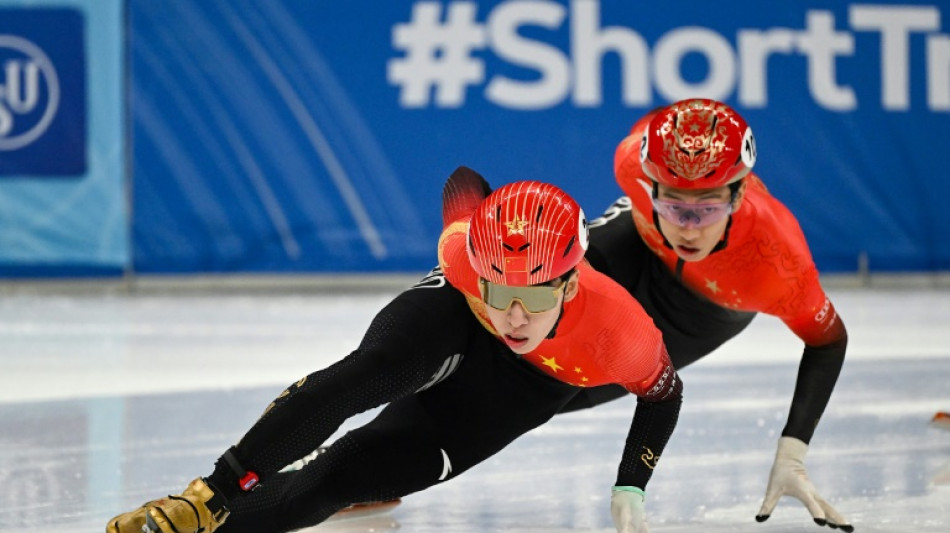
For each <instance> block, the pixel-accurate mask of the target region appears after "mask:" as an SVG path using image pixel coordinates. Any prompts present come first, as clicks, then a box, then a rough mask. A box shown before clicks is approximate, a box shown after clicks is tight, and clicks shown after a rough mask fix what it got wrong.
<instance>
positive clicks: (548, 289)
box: [478, 279, 567, 313]
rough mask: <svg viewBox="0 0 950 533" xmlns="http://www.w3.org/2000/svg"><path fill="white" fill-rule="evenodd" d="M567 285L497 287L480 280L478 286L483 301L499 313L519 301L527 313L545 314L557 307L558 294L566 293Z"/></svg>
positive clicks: (561, 282)
mask: <svg viewBox="0 0 950 533" xmlns="http://www.w3.org/2000/svg"><path fill="white" fill-rule="evenodd" d="M566 285H567V283H566V282H565V281H564V280H561V281H560V283H558V284H557V285H556V286H555V285H532V286H530V287H512V286H509V285H497V284H495V283H492V282H490V281H488V280H486V279H479V280H478V286H479V289H480V290H481V293H482V301H483V302H485V303H486V304H487V305H488V306H490V307H492V308H494V309H497V310H499V311H507V310H508V308H510V307H511V304H513V303H515V300H518V302H519V303H521V306H522V307H524V309H525V311H527V312H529V313H543V312H545V311H550V310H551V309H554V308H555V307H557V304H558V300H557V297H558V293H561V292H564V287H565V286H566Z"/></svg>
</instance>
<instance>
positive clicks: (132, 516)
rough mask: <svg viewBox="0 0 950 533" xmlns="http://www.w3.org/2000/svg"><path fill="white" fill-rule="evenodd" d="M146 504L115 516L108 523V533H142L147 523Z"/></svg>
mask: <svg viewBox="0 0 950 533" xmlns="http://www.w3.org/2000/svg"><path fill="white" fill-rule="evenodd" d="M149 503H151V502H149ZM145 505H148V503H146V504H145ZM145 505H143V506H141V507H139V508H138V509H136V510H134V511H129V512H127V513H122V514H120V515H118V516H115V517H113V518H112V520H109V523H108V524H106V533H142V527H143V526H144V525H145Z"/></svg>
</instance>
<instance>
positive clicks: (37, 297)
mask: <svg viewBox="0 0 950 533" xmlns="http://www.w3.org/2000/svg"><path fill="white" fill-rule="evenodd" d="M830 294H831V297H832V300H833V301H834V302H835V304H836V306H837V308H838V310H839V313H840V314H841V316H842V317H843V318H844V320H845V323H846V325H847V326H848V329H849V333H850V344H849V352H848V360H847V362H846V365H845V369H844V372H843V373H842V376H841V379H840V381H839V384H838V387H837V390H836V392H835V395H834V397H833V399H832V402H831V405H830V406H829V408H828V410H827V411H826V413H825V416H824V418H823V420H822V423H821V425H820V426H819V428H818V431H817V432H816V434H815V438H814V439H813V442H812V448H811V450H810V452H809V456H808V459H807V465H808V467H809V473H810V475H811V478H812V480H813V481H814V482H815V484H816V486H817V487H818V488H819V490H820V491H821V492H822V493H823V495H824V496H825V497H826V498H827V499H828V500H829V501H830V502H831V503H832V504H833V505H835V506H836V507H837V508H838V510H839V511H841V512H842V513H844V514H845V515H846V516H847V517H848V518H850V519H851V521H852V522H853V523H854V525H855V527H856V531H859V532H904V531H924V532H944V533H946V532H948V531H950V484H948V483H950V432H947V431H941V430H937V429H934V428H931V427H929V426H928V424H927V422H928V421H929V419H930V417H931V416H932V415H933V413H934V412H935V411H937V410H950V386H948V384H947V380H948V378H950V328H948V325H950V292H947V291H946V290H919V289H915V290H909V289H901V290H881V289H875V290H870V289H841V290H837V291H835V290H832V291H830ZM391 296H392V293H391V292H390V293H380V294H357V295H319V294H314V293H312V292H310V293H303V294H299V295H293V294H287V293H286V292H282V293H279V294H266V293H256V294H234V295H227V294H221V293H214V294H212V293H204V294H198V295H192V296H189V295H187V294H182V293H175V294H155V293H144V294H143V293H134V292H133V293H126V292H121V291H119V292H116V291H112V292H109V293H100V292H96V291H82V292H77V293H69V292H66V293H55V292H54V293H49V292H42V291H41V292H30V291H26V292H19V291H11V292H9V293H7V294H4V296H3V298H0V533H14V532H15V533H38V532H47V531H48V532H66V533H70V532H79V531H101V530H102V528H103V526H104V523H105V520H106V519H107V518H108V517H109V516H111V515H112V514H115V513H117V512H119V511H123V510H127V509H128V508H132V507H134V506H136V505H138V504H140V503H142V502H143V501H145V500H147V499H151V498H154V497H157V496H161V495H164V494H165V493H167V492H177V491H179V490H180V489H181V488H183V487H184V484H185V483H187V481H188V480H189V479H191V478H193V477H195V476H197V475H203V474H207V473H208V471H209V470H210V467H211V465H212V462H213V460H214V458H216V457H217V455H219V454H220V452H221V451H223V449H224V448H225V447H226V446H227V445H229V444H230V443H232V442H233V441H234V440H235V439H236V438H237V437H239V436H240V434H241V433H242V432H243V430H245V429H247V428H248V427H249V425H250V423H251V422H253V420H254V419H255V418H256V417H257V415H259V413H260V411H261V410H262V409H263V407H264V406H265V405H266V404H267V403H268V402H269V400H270V398H271V397H272V396H273V395H274V394H276V393H277V392H279V391H280V389H281V388H283V386H285V385H286V384H288V383H290V382H292V381H294V380H296V379H297V378H299V377H301V376H303V375H305V374H307V373H309V372H311V371H313V370H315V369H317V368H321V367H323V366H326V365H327V364H329V363H331V362H333V361H335V360H336V359H338V358H340V357H341V356H343V355H345V354H346V353H348V352H349V351H350V350H351V349H353V348H354V347H355V346H356V344H357V342H358V341H359V338H360V336H361V335H362V333H363V331H364V330H365V328H366V326H367V325H368V323H369V321H370V319H371V318H372V316H373V314H374V313H375V312H376V311H377V310H378V309H379V308H380V307H382V306H383V305H384V304H385V303H386V302H387V301H388V300H389V299H390V298H391ZM800 351H801V344H800V341H798V339H797V338H795V337H794V336H793V335H791V334H790V333H789V332H788V331H787V330H786V329H785V327H784V326H783V325H782V324H781V323H780V322H778V321H777V320H774V319H772V318H769V317H761V316H760V317H758V318H756V320H755V321H754V322H753V323H752V325H751V326H750V328H749V329H748V330H747V331H746V332H744V333H743V334H742V335H740V336H739V337H738V338H736V339H734V340H733V341H730V342H729V343H727V344H726V345H725V346H723V347H722V348H720V350H718V351H717V352H716V353H715V354H713V355H711V356H710V357H708V358H707V359H705V360H703V361H701V362H699V363H697V364H695V365H694V366H692V367H690V368H688V369H686V370H685V371H684V372H683V379H684V381H685V383H686V402H685V404H684V408H683V413H682V416H681V420H680V424H679V426H678V427H677V430H676V433H675V434H674V436H673V439H672V441H671V442H670V445H669V446H668V447H667V450H666V452H665V453H664V456H663V460H662V461H661V462H660V466H659V467H658V468H657V471H656V473H655V475H654V477H653V480H652V482H651V484H650V486H649V490H648V503H647V510H648V516H649V518H650V522H651V531H653V532H654V533H664V532H666V533H672V532H684V531H703V532H709V533H720V532H733V531H760V532H763V533H767V532H770V533H778V532H792V531H821V529H819V528H818V527H817V526H815V525H814V524H813V523H812V521H811V519H810V517H809V515H808V514H807V512H806V511H805V509H804V508H803V507H802V506H801V505H799V504H797V503H796V502H793V501H790V500H788V499H783V501H782V502H781V503H780V504H779V506H778V508H777V509H776V510H775V512H774V513H773V515H772V517H771V518H770V519H769V520H768V521H767V522H765V523H763V524H757V523H756V522H755V521H754V519H753V517H754V515H755V514H756V512H757V511H758V508H759V505H760V503H761V498H762V496H763V494H764V490H765V481H766V479H767V476H768V468H769V466H770V464H771V460H772V454H773V453H774V445H775V441H776V439H777V438H778V435H779V432H780V431H781V429H782V426H783V424H784V421H785V415H786V413H787V408H788V402H789V399H790V397H791V391H792V387H793V386H794V379H795V373H796V367H797V361H798V358H799V355H800ZM183 409H184V410H186V411H187V410H191V411H192V412H191V415H189V416H185V417H182V416H180V415H179V413H181V412H182V410H183ZM631 411H632V403H631V402H627V401H625V400H621V401H617V402H614V403H612V404H608V405H605V406H601V407H599V408H597V409H594V410H589V411H585V412H581V413H575V414H570V415H563V416H560V417H556V418H555V420H553V421H552V422H550V423H549V424H548V425H546V426H543V427H542V428H539V429H538V430H536V431H534V432H532V433H530V434H528V435H526V436H525V437H523V438H522V439H520V440H518V441H516V442H515V443H514V444H513V445H512V446H510V447H509V448H508V449H506V450H504V451H503V452H501V453H500V454H498V455H497V456H496V457H494V458H492V459H491V460H489V461H487V462H486V463H484V464H482V465H480V466H479V467H476V468H475V469H473V470H471V471H470V472H467V473H466V474H464V475H462V476H461V477H459V478H458V479H456V480H453V481H452V482H450V483H446V484H444V485H441V486H437V487H434V488H432V489H429V490H427V491H424V492H421V493H418V494H414V495H410V496H409V497H407V498H406V499H405V501H404V502H403V504H402V505H401V506H400V507H399V508H397V509H396V510H394V511H393V512H392V513H390V514H389V515H386V516H383V517H379V518H376V519H364V520H357V521H352V522H338V523H329V524H324V525H322V526H319V527H318V528H316V531H341V532H342V531H385V530H389V529H392V528H394V527H396V528H399V529H400V530H401V531H411V532H419V533H430V532H439V533H444V532H489V531H504V532H541V531H544V532H546V533H556V532H569V531H570V532H574V531H598V532H610V531H613V528H612V526H611V524H610V516H609V511H608V506H609V505H608V504H609V488H610V485H611V483H612V482H613V477H614V471H615V468H616V460H617V457H618V456H619V452H620V449H621V447H622V443H623V438H624V436H625V434H626V429H627V427H628V424H629V417H630V413H631ZM207 413H223V414H219V415H218V416H216V418H215V420H214V421H213V422H208V418H207V417H208V416H210V415H208V414H207ZM359 422H360V419H357V420H354V421H353V422H352V424H357V423H359ZM184 428H188V429H184ZM344 429H346V428H344ZM825 531H830V530H828V529H825Z"/></svg>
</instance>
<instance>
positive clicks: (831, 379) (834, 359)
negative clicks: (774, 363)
mask: <svg viewBox="0 0 950 533" xmlns="http://www.w3.org/2000/svg"><path fill="white" fill-rule="evenodd" d="M847 347H848V337H847V335H845V336H844V337H842V338H841V339H839V340H837V341H835V342H833V343H831V344H827V345H824V346H807V345H806V346H805V351H804V353H802V361H801V363H800V364H799V367H798V381H797V382H796V383H795V394H794V396H792V406H791V409H790V410H789V413H788V422H787V423H786V425H785V429H783V430H782V436H784V437H795V438H797V439H799V440H801V441H802V442H804V443H805V444H808V443H809V441H811V437H812V435H813V434H814V433H815V428H816V427H818V421H819V420H820V419H821V415H822V413H824V411H825V407H826V406H827V405H828V400H829V399H830V398H831V392H832V391H833V390H834V388H835V384H836V383H837V381H838V374H840V373H841V366H842V365H843V364H844V355H845V351H846V350H847Z"/></svg>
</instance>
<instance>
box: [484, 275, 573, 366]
mask: <svg viewBox="0 0 950 533" xmlns="http://www.w3.org/2000/svg"><path fill="white" fill-rule="evenodd" d="M577 279H578V274H577V273H576V272H575V273H574V274H572V275H571V276H570V277H569V278H568V279H567V281H562V280H560V279H558V280H555V281H553V282H552V283H551V284H549V285H540V286H533V287H521V288H520V289H521V290H522V291H523V292H522V294H520V295H519V290H518V289H519V288H518V287H504V286H502V287H499V286H495V287H494V288H495V291H494V292H492V291H491V289H492V287H487V288H486V287H484V284H483V289H482V299H483V300H484V301H485V310H486V312H487V314H488V319H489V320H491V323H492V326H494V328H495V331H496V332H498V335H499V336H500V337H501V339H502V340H503V341H504V343H505V344H507V345H508V347H509V348H510V349H511V351H513V352H515V353H517V354H526V353H528V352H530V351H532V350H534V349H535V348H537V347H538V345H539V344H541V342H542V341H543V340H544V339H545V338H547V336H548V334H549V333H550V332H551V330H552V329H553V328H554V326H555V324H557V320H558V317H559V316H560V315H561V307H562V306H563V304H564V302H567V301H570V300H571V299H573V298H574V296H575V295H576V294H577ZM499 289H500V290H499ZM542 292H543V293H544V294H541V293H542ZM549 298H550V299H549ZM551 304H553V305H551Z"/></svg>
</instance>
